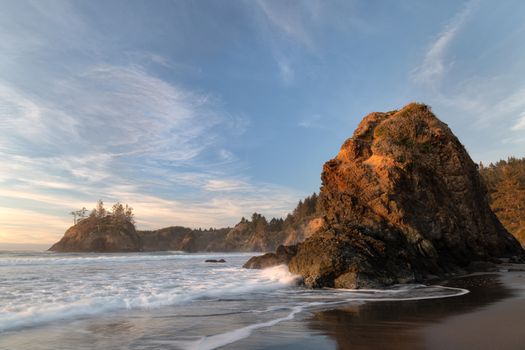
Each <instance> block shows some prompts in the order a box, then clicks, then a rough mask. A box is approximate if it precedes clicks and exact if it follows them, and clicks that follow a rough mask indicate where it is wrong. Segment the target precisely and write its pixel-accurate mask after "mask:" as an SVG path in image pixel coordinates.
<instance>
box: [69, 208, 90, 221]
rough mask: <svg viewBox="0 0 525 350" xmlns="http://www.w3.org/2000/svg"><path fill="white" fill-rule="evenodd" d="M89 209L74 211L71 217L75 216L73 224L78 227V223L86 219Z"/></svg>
mask: <svg viewBox="0 0 525 350" xmlns="http://www.w3.org/2000/svg"><path fill="white" fill-rule="evenodd" d="M86 213H87V209H86V207H83V208H82V209H80V210H74V211H72V212H71V213H69V214H71V215H73V223H74V224H75V225H76V224H77V223H78V222H80V221H81V220H83V219H85V218H86Z"/></svg>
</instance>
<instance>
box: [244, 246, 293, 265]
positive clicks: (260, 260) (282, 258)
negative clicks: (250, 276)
mask: <svg viewBox="0 0 525 350" xmlns="http://www.w3.org/2000/svg"><path fill="white" fill-rule="evenodd" d="M296 254H297V245H292V246H284V245H280V246H279V247H277V250H276V251H275V253H266V254H264V255H261V256H254V257H252V258H250V260H248V261H247V262H246V263H245V264H244V265H243V267H244V268H247V269H265V268H267V267H272V266H276V265H282V264H284V265H287V264H288V263H289V262H290V260H291V259H292V258H293V257H294V256H295V255H296Z"/></svg>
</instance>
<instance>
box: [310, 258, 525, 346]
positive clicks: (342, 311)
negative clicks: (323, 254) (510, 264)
mask: <svg viewBox="0 0 525 350" xmlns="http://www.w3.org/2000/svg"><path fill="white" fill-rule="evenodd" d="M518 269H523V270H522V271H511V272H501V273H494V274H479V275H472V276H468V277H462V278H456V279H452V280H449V281H445V282H443V283H441V284H442V285H447V286H452V287H459V288H466V289H469V290H470V293H469V294H466V295H463V296H459V297H453V298H446V299H437V300H420V301H406V302H371V303H366V304H361V305H352V306H347V307H341V308H337V309H334V310H323V311H319V312H314V313H313V314H312V315H311V317H310V318H307V319H306V320H305V321H306V322H307V324H308V327H309V328H310V330H312V331H314V332H316V333H317V334H318V335H326V336H328V337H329V338H330V339H332V340H333V341H334V345H333V346H327V348H329V347H331V348H337V349H408V350H410V349H498V350H507V349H509V350H510V349H516V350H523V349H525V323H524V320H525V269H524V266H521V267H518Z"/></svg>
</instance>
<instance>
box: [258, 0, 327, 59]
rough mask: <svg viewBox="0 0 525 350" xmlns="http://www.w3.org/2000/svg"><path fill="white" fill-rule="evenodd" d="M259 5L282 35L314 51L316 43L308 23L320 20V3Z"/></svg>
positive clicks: (267, 0)
mask: <svg viewBox="0 0 525 350" xmlns="http://www.w3.org/2000/svg"><path fill="white" fill-rule="evenodd" d="M257 5H258V6H259V8H260V9H261V10H262V12H263V13H264V14H265V16H266V18H267V19H268V21H269V22H270V23H271V25H272V26H273V27H275V28H276V29H277V30H278V31H279V32H280V33H281V34H282V35H284V36H285V37H286V38H288V39H290V40H292V41H293V42H296V43H299V44H300V45H303V46H305V47H306V48H308V49H314V46H315V43H314V40H313V39H312V36H311V33H310V32H309V29H308V27H307V23H308V22H311V21H315V20H317V19H318V17H319V5H320V4H319V2H317V1H302V2H295V1H271V0H258V1H257Z"/></svg>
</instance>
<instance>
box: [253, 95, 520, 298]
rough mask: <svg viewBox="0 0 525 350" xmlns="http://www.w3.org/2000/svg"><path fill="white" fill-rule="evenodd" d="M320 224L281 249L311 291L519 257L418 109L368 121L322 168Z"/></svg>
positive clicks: (465, 168)
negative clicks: (322, 224) (314, 230)
mask: <svg viewBox="0 0 525 350" xmlns="http://www.w3.org/2000/svg"><path fill="white" fill-rule="evenodd" d="M321 177H322V187H321V193H320V201H321V205H322V207H323V213H324V227H323V228H322V229H321V230H319V231H318V232H317V233H315V234H314V235H312V236H311V237H309V238H307V239H306V240H305V241H304V242H303V243H300V244H298V245H297V246H296V247H295V249H287V250H286V252H293V253H295V254H294V255H293V256H284V255H283V254H282V252H280V253H281V254H279V256H274V255H275V254H274V255H272V254H267V255H265V256H262V257H255V258H252V259H251V260H250V261H248V262H247V264H246V265H245V266H246V267H257V266H268V264H266V263H265V262H264V261H263V260H265V259H266V260H268V259H272V260H274V261H289V263H288V266H289V269H290V271H291V272H292V273H295V274H299V275H302V276H303V279H304V283H305V284H306V285H307V286H310V287H336V288H364V287H375V286H381V285H389V284H394V283H406V282H413V281H423V280H425V279H426V278H429V277H432V276H443V275H445V274H447V273H455V272H458V271H462V269H464V268H466V267H467V266H468V265H469V264H471V263H472V262H475V261H489V262H490V261H492V262H495V261H497V259H496V258H500V257H516V259H518V260H519V259H520V257H522V256H523V254H524V251H523V249H522V248H521V246H520V244H519V243H518V242H517V240H516V239H515V238H514V237H513V236H512V235H510V234H509V233H508V232H507V230H506V229H505V228H504V227H503V226H502V224H501V223H500V222H499V220H498V219H497V217H496V216H495V215H494V213H493V212H492V211H491V209H490V207H489V204H488V200H487V195H486V192H487V191H486V188H485V185H484V183H483V182H482V180H481V178H480V175H479V172H478V169H477V165H476V164H475V163H474V162H473V161H472V159H471V158H470V157H469V155H468V153H467V151H466V150H465V148H464V147H463V145H462V144H461V143H460V142H459V140H458V139H457V137H456V136H455V135H454V134H453V133H452V131H451V130H450V129H449V127H448V126H447V125H446V124H445V123H443V122H441V121H440V120H439V119H438V118H437V117H436V116H435V115H434V114H433V113H432V112H431V110H430V108H429V107H428V106H426V105H423V104H416V103H411V104H409V105H407V106H405V107H404V108H403V109H401V110H397V111H391V112H386V113H372V114H369V115H368V116H366V117H365V118H364V119H363V120H362V121H361V123H360V124H359V126H358V127H357V129H356V130H355V132H354V134H353V136H352V137H351V138H350V139H348V140H346V141H345V142H344V144H343V146H342V147H341V150H340V151H339V153H338V155H337V156H336V157H335V158H334V159H331V160H329V161H328V162H326V163H325V165H324V167H323V173H322V176H321Z"/></svg>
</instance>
